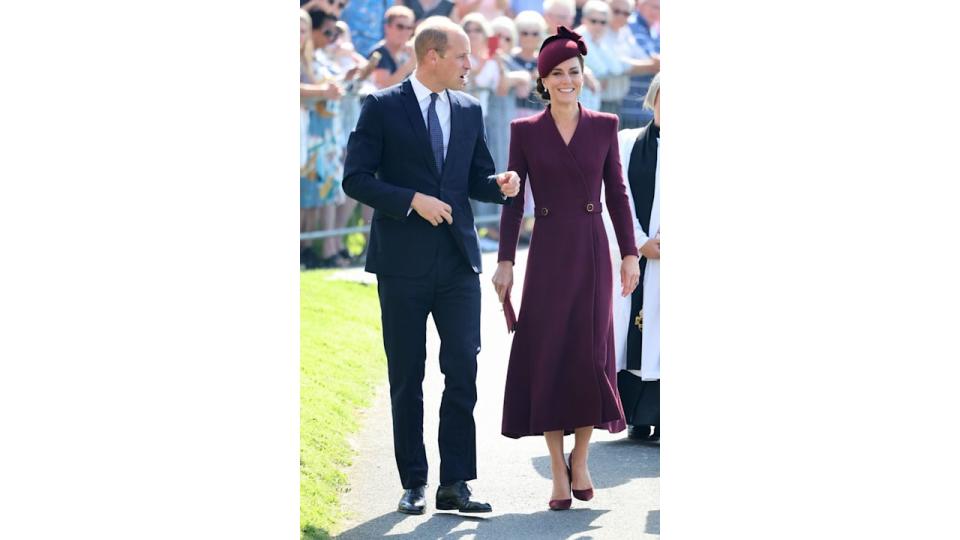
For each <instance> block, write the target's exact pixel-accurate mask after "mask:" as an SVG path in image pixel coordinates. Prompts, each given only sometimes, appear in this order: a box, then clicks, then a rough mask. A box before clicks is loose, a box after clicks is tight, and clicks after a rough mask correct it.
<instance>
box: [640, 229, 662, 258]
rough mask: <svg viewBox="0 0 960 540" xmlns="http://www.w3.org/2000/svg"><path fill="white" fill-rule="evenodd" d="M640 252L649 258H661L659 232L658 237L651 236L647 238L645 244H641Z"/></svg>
mask: <svg viewBox="0 0 960 540" xmlns="http://www.w3.org/2000/svg"><path fill="white" fill-rule="evenodd" d="M640 254H641V255H643V256H644V257H646V258H647V259H659V258H660V235H659V234H658V235H657V237H656V238H651V239H649V240H647V241H646V243H645V244H643V245H642V246H640Z"/></svg>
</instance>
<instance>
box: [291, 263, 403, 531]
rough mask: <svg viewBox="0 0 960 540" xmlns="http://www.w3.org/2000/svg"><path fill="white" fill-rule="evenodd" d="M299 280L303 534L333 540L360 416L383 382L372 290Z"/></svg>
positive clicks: (322, 278)
mask: <svg viewBox="0 0 960 540" xmlns="http://www.w3.org/2000/svg"><path fill="white" fill-rule="evenodd" d="M329 275H330V272H328V271H316V272H301V273H300V528H301V530H302V531H303V538H305V539H316V538H329V536H330V534H331V533H335V532H336V525H337V522H338V521H339V520H340V519H341V517H342V515H341V512H340V492H341V490H342V489H343V488H344V487H345V485H346V481H347V479H346V476H345V475H344V471H345V470H346V467H347V466H348V465H350V462H351V460H352V456H353V450H352V449H351V448H350V445H349V444H348V443H347V436H348V435H349V434H351V433H353V432H355V431H356V430H357V429H358V427H359V426H358V423H357V414H356V413H357V410H358V409H360V408H363V407H366V406H368V405H369V404H370V401H371V399H372V398H373V395H374V391H375V388H376V387H377V385H379V384H380V383H381V382H383V381H384V380H385V379H386V373H387V370H386V359H385V357H384V355H383V341H382V340H381V335H380V306H379V303H378V302H377V289H376V287H375V286H366V285H360V284H357V283H350V282H343V281H327V278H328V277H329Z"/></svg>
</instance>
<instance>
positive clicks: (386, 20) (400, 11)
mask: <svg viewBox="0 0 960 540" xmlns="http://www.w3.org/2000/svg"><path fill="white" fill-rule="evenodd" d="M397 17H409V18H410V21H411V22H413V21H415V20H416V18H417V17H416V16H415V15H414V14H413V10H412V9H410V8H408V7H407V6H390V8H389V9H387V12H386V13H384V14H383V24H390V23H392V22H393V21H394V19H396V18H397Z"/></svg>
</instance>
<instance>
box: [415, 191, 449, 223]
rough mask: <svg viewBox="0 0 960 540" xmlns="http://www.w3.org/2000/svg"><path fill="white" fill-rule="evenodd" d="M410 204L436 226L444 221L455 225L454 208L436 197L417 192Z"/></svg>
mask: <svg viewBox="0 0 960 540" xmlns="http://www.w3.org/2000/svg"><path fill="white" fill-rule="evenodd" d="M410 206H411V207H413V209H414V210H415V211H416V212H417V213H418V214H420V217H422V218H423V219H425V220H427V221H428V222H429V223H430V224H431V225H433V226H434V227H436V226H437V225H440V224H441V223H443V222H444V221H446V222H447V223H449V224H451V225H453V208H451V207H450V205H449V204H447V203H445V202H443V201H441V200H440V199H438V198H436V197H431V196H429V195H424V194H423V193H417V194H415V195H414V196H413V201H412V202H411V203H410Z"/></svg>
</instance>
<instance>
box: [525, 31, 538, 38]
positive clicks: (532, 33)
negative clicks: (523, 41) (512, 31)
mask: <svg viewBox="0 0 960 540" xmlns="http://www.w3.org/2000/svg"><path fill="white" fill-rule="evenodd" d="M520 35H521V36H523V37H537V36H539V35H540V32H527V31H521V32H520Z"/></svg>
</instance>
